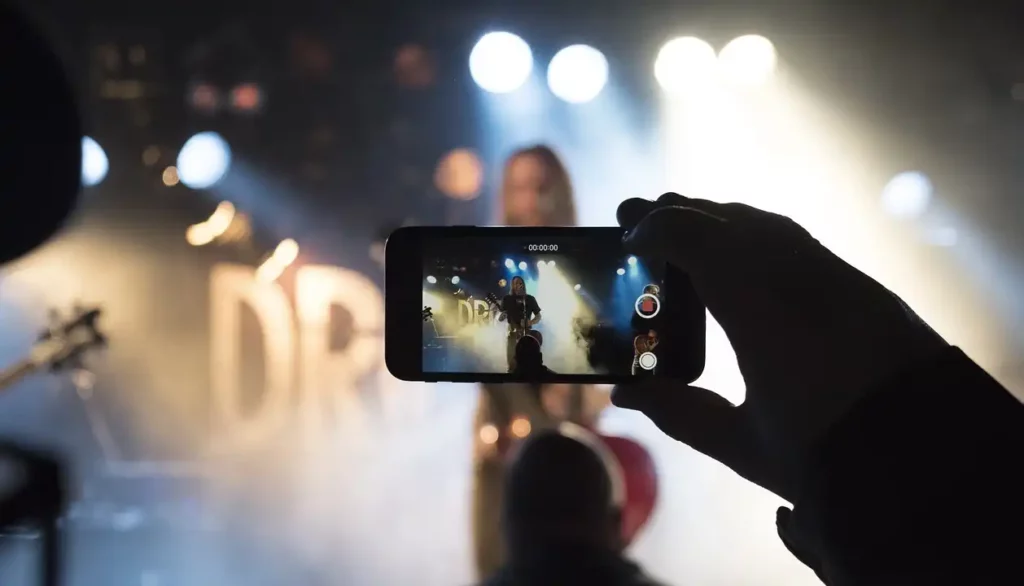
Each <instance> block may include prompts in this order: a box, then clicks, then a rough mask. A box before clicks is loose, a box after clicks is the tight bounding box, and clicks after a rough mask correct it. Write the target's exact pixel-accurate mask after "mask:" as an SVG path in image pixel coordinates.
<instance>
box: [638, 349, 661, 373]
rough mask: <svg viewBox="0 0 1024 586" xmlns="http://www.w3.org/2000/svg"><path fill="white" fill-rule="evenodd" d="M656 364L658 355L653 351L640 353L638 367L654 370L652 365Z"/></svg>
mask: <svg viewBox="0 0 1024 586" xmlns="http://www.w3.org/2000/svg"><path fill="white" fill-rule="evenodd" d="M657 365H658V357H657V356H655V355H654V353H653V352H644V353H643V354H641V355H640V368H642V369H644V370H654V367H655V366H657Z"/></svg>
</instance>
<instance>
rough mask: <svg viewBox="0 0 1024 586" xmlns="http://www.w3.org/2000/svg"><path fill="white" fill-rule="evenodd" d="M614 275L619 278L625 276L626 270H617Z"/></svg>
mask: <svg viewBox="0 0 1024 586" xmlns="http://www.w3.org/2000/svg"><path fill="white" fill-rule="evenodd" d="M615 274H617V275H619V276H622V275H625V274H626V269H619V270H617V271H615Z"/></svg>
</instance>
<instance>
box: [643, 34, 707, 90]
mask: <svg viewBox="0 0 1024 586" xmlns="http://www.w3.org/2000/svg"><path fill="white" fill-rule="evenodd" d="M717 65H718V63H717V57H716V56H715V49H714V48H713V47H712V46H711V45H709V44H708V43H707V42H706V41H703V40H701V39H698V38H696V37H681V38H678V39H673V40H671V41H669V42H668V43H665V46H664V47H662V48H661V51H659V52H658V58H657V59H656V60H655V62H654V77H655V79H657V80H658V84H659V85H661V87H662V89H664V90H665V91H667V92H669V93H671V94H680V93H683V92H685V91H687V90H692V89H695V88H699V87H700V86H702V85H704V84H706V83H708V82H709V81H710V80H711V79H713V78H714V76H715V73H716V66H717Z"/></svg>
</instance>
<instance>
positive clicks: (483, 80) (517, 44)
mask: <svg viewBox="0 0 1024 586" xmlns="http://www.w3.org/2000/svg"><path fill="white" fill-rule="evenodd" d="M531 71H533V53H531V52H530V46H529V45H527V44H526V41H524V40H523V39H521V38H519V37H517V36H516V35H513V34H512V33H505V32H498V33H487V34H486V35H484V36H483V37H481V38H480V40H479V41H477V43H476V46H474V47H473V51H472V52H471V53H470V54H469V73H470V75H472V76H473V81H475V82H476V84H477V85H478V86H480V87H481V89H483V90H485V91H488V92H491V93H492V94H507V93H509V92H513V91H515V90H517V89H519V88H520V86H522V85H523V84H524V83H526V79H527V78H528V77H530V72H531Z"/></svg>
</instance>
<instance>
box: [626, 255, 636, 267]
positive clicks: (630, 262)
mask: <svg viewBox="0 0 1024 586" xmlns="http://www.w3.org/2000/svg"><path fill="white" fill-rule="evenodd" d="M626 262H628V263H629V266H633V265H635V264H636V257H635V256H631V257H629V259H628V260H627V261H626Z"/></svg>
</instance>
